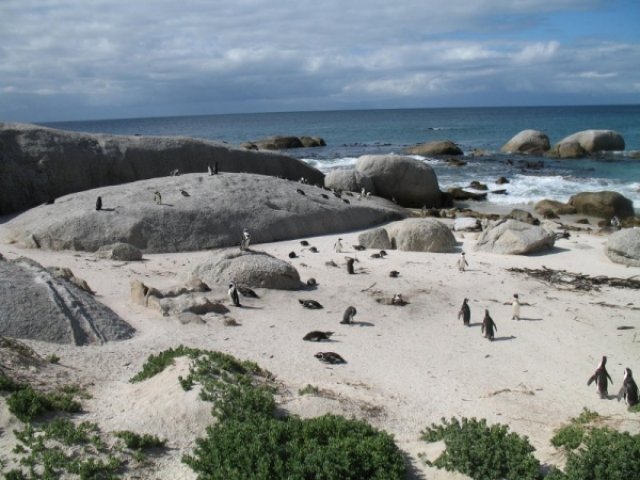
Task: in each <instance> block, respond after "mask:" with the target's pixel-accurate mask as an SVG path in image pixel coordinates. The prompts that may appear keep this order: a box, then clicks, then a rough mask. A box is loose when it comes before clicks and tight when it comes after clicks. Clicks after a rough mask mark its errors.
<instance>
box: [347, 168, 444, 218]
mask: <svg viewBox="0 0 640 480" xmlns="http://www.w3.org/2000/svg"><path fill="white" fill-rule="evenodd" d="M356 170H358V171H359V172H360V173H363V174H365V175H367V176H368V177H370V178H371V180H372V181H373V184H374V186H375V189H376V195H378V196H381V197H384V198H388V199H393V198H395V199H396V201H397V202H398V203H399V204H400V205H402V206H405V207H415V208H420V207H422V206H425V205H426V206H427V208H431V207H440V205H441V203H442V198H441V192H440V187H439V186H438V178H437V177H436V174H435V172H434V171H433V168H431V167H430V166H429V165H427V164H426V163H424V162H421V161H419V160H416V159H414V158H411V157H406V156H399V155H364V156H362V157H360V158H359V159H358V161H357V162H356Z"/></svg>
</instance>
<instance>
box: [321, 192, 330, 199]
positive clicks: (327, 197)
mask: <svg viewBox="0 0 640 480" xmlns="http://www.w3.org/2000/svg"><path fill="white" fill-rule="evenodd" d="M320 196H321V197H322V198H324V199H325V200H329V195H327V194H326V193H321V194H320Z"/></svg>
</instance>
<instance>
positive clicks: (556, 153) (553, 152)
mask: <svg viewBox="0 0 640 480" xmlns="http://www.w3.org/2000/svg"><path fill="white" fill-rule="evenodd" d="M588 154H589V152H587V151H586V150H585V149H584V148H582V146H581V145H580V144H579V143H578V142H563V143H558V144H556V145H554V146H553V147H552V148H551V149H550V150H549V151H548V152H547V156H549V157H556V158H581V157H585V156H587V155H588Z"/></svg>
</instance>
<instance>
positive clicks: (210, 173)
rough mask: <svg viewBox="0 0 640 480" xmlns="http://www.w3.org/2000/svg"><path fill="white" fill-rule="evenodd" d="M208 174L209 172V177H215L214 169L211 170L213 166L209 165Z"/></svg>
mask: <svg viewBox="0 0 640 480" xmlns="http://www.w3.org/2000/svg"><path fill="white" fill-rule="evenodd" d="M207 172H209V176H211V175H213V168H211V165H207Z"/></svg>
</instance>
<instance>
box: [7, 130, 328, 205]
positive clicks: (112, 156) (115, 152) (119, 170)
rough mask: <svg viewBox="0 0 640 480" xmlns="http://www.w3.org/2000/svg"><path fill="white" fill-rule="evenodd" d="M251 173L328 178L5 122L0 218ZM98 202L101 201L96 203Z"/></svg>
mask: <svg viewBox="0 0 640 480" xmlns="http://www.w3.org/2000/svg"><path fill="white" fill-rule="evenodd" d="M216 164H218V169H219V170H220V171H221V172H249V173H257V174H262V175H272V176H276V177H283V178H288V179H292V180H298V179H300V178H302V177H304V178H306V179H307V181H308V182H309V183H311V184H313V185H322V184H323V181H324V175H323V174H322V172H320V171H319V170H316V169H315V168H313V167H311V166H310V165H308V164H306V163H305V162H302V161H300V160H296V159H294V158H291V157H287V156H284V155H279V154H276V153H269V152H252V151H249V150H245V149H241V148H237V147H232V146H229V145H227V144H223V143H219V142H212V141H208V140H199V139H193V138H184V137H142V136H133V135H132V136H114V135H98V134H88V133H76V132H66V131H62V130H54V129H51V128H44V127H40V126H36V125H27V124H17V123H2V122H0V215H2V214H6V213H10V212H15V211H19V210H23V209H25V208H29V207H32V206H35V205H38V204H41V203H44V202H47V201H51V200H53V199H57V198H58V197H60V196H63V195H66V194H68V193H73V192H80V191H84V190H89V189H92V188H97V187H101V186H105V185H116V184H121V183H127V182H133V181H135V180H142V179H147V178H155V177H166V176H168V175H169V174H170V172H172V171H174V170H179V172H180V173H190V172H203V173H205V172H207V167H209V166H211V167H212V168H213V167H215V165H216ZM94 201H95V200H94Z"/></svg>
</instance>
